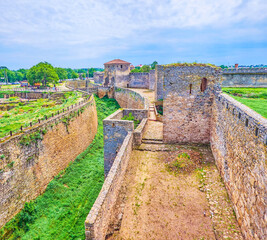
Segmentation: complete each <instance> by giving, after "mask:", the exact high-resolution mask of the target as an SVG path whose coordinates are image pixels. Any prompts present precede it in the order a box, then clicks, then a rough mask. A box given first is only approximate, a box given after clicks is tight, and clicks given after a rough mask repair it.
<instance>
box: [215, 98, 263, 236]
mask: <svg viewBox="0 0 267 240" xmlns="http://www.w3.org/2000/svg"><path fill="white" fill-rule="evenodd" d="M266 144H267V120H266V119H265V118H263V117H262V116H260V115H259V114H257V113H256V112H254V111H253V110H251V109H250V108H248V107H246V106H244V105H243V104H241V103H239V102H237V101H236V100H234V99H233V98H231V97H230V96H228V95H226V94H218V96H217V97H216V98H215V99H214V105H213V110H212V125H211V149H212V152H213V155H214V157H215V160H216V165H217V167H218V169H219V171H220V173H221V176H222V177H223V179H224V182H225V186H226V188H227V190H228V193H229V196H230V198H231V200H232V203H233V205H234V209H235V212H236V217H237V220H238V222H239V225H240V226H241V230H242V233H243V235H244V236H245V239H262V240H263V239H266V238H267V225H266V223H267V209H266V206H267V175H266V174H267V169H266V166H267V165H266V160H267V146H266Z"/></svg>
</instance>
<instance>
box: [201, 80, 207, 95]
mask: <svg viewBox="0 0 267 240" xmlns="http://www.w3.org/2000/svg"><path fill="white" fill-rule="evenodd" d="M207 86H208V80H207V78H202V80H201V85H200V90H201V92H204V91H205V90H206V89H207Z"/></svg>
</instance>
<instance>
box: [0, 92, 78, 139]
mask: <svg viewBox="0 0 267 240" xmlns="http://www.w3.org/2000/svg"><path fill="white" fill-rule="evenodd" d="M0 94H1V92H0ZM81 97H82V94H81V93H79V92H66V93H64V95H63V96H62V97H60V98H59V99H53V100H52V99H51V100H50V99H38V100H35V101H30V102H18V103H10V104H9V106H10V107H13V108H12V109H10V110H9V111H1V110H0V125H1V128H0V138H1V137H4V136H5V135H7V134H8V133H9V132H10V131H13V132H14V131H17V130H19V129H20V127H21V126H22V127H23V128H25V127H28V126H30V122H32V123H33V124H34V123H37V122H38V119H41V120H43V119H45V118H46V117H50V116H51V115H52V114H56V113H57V112H58V111H60V110H62V109H63V108H66V107H68V106H71V105H73V104H75V103H77V102H78V101H79V99H81ZM11 99H13V98H11ZM15 99H16V98H15ZM0 106H1V105H0Z"/></svg>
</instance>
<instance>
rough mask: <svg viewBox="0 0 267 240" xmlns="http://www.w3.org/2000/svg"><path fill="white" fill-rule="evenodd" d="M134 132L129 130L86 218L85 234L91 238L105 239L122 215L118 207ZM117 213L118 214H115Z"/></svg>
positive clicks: (87, 237)
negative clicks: (115, 221)
mask: <svg viewBox="0 0 267 240" xmlns="http://www.w3.org/2000/svg"><path fill="white" fill-rule="evenodd" d="M132 145H133V133H132V132H129V133H128V134H127V136H126V137H125V139H124V141H123V144H122V146H121V148H120V150H119V152H118V154H117V156H116V158H115V160H114V163H113V165H112V167H111V169H110V171H109V174H108V176H107V178H106V179H105V182H104V184H103V187H102V189H101V191H100V193H99V195H98V197H97V199H96V201H95V203H94V205H93V207H92V209H91V211H90V213H89V214H88V216H87V218H86V220H85V236H86V239H88V240H89V239H90V240H93V239H94V240H95V239H97V240H104V239H106V235H107V232H108V230H109V228H110V225H112V224H113V220H114V219H117V221H118V220H119V218H120V217H121V211H119V210H118V209H116V208H115V207H116V203H117V201H118V196H119V194H120V190H121V185H122V181H123V179H124V176H125V172H126V169H127V167H128V162H129V159H130V156H131V153H132ZM114 215H116V216H114Z"/></svg>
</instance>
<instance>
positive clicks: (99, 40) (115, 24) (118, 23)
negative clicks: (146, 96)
mask: <svg viewBox="0 0 267 240" xmlns="http://www.w3.org/2000/svg"><path fill="white" fill-rule="evenodd" d="M0 6H1V16H0V44H2V45H3V44H5V45H12V44H19V45H22V46H23V45H27V46H33V47H37V48H41V49H47V48H53V47H65V48H67V47H70V48H71V47H73V48H76V47H78V46H82V47H81V48H80V49H77V51H74V50H70V53H73V52H76V54H77V56H80V57H82V58H83V57H84V56H85V55H86V54H88V52H91V54H92V56H95V55H97V54H101V53H103V54H104V53H106V52H109V51H112V50H114V49H118V48H119V47H121V46H118V45H116V39H119V40H120V39H121V40H124V41H125V45H124V46H123V47H124V48H126V47H127V41H129V43H134V41H138V38H139V36H138V35H140V38H142V37H143V35H146V34H147V33H148V32H149V31H150V30H152V29H153V30H156V29H163V28H165V29H172V30H179V29H203V28H208V27H210V29H211V31H212V29H227V28H229V27H230V28H233V27H234V26H235V25H240V24H241V25H242V24H243V25H244V24H245V25H247V26H248V27H249V28H253V26H254V25H257V24H259V23H261V24H262V23H264V21H266V18H267V15H266V12H267V1H266V0H250V1H248V0H247V1H244V0H243V1H242V0H146V1H144V0H121V1H119V0H112V1H110V0H76V1H73V0H38V1H36V0H12V1H7V0H0ZM265 27H266V26H265ZM242 28H243V30H244V29H246V27H244V26H242ZM244 31H245V30H244ZM162 38H164V37H162ZM151 41H155V39H151Z"/></svg>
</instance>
